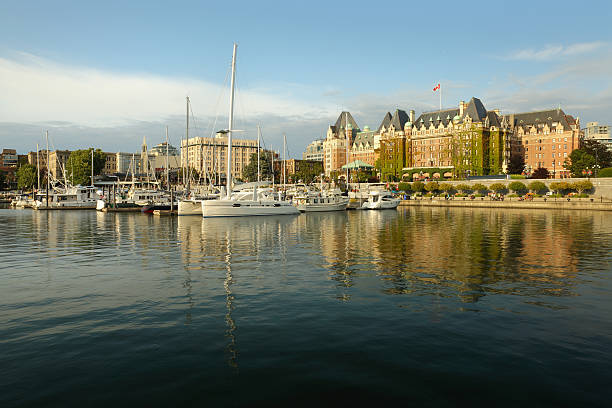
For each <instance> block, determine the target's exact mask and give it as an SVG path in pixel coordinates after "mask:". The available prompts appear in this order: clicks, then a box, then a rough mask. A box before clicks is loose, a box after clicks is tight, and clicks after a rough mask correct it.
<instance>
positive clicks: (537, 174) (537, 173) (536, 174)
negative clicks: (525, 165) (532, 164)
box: [531, 167, 550, 179]
mask: <svg viewBox="0 0 612 408" xmlns="http://www.w3.org/2000/svg"><path fill="white" fill-rule="evenodd" d="M549 176H550V173H549V172H548V170H547V169H545V168H544V167H538V168H537V169H535V170H534V171H533V173H531V178H532V179H547V178H548V177H549Z"/></svg>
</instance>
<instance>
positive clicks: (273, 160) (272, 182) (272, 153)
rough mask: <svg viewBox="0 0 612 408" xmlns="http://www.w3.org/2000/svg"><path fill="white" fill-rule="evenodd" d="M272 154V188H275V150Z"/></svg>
mask: <svg viewBox="0 0 612 408" xmlns="http://www.w3.org/2000/svg"><path fill="white" fill-rule="evenodd" d="M270 153H271V154H272V160H271V162H272V190H274V150H272V151H271V152H270Z"/></svg>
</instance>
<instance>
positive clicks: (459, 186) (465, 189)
mask: <svg viewBox="0 0 612 408" xmlns="http://www.w3.org/2000/svg"><path fill="white" fill-rule="evenodd" d="M456 187H457V190H459V191H461V192H462V193H464V194H467V193H469V192H470V191H472V187H470V185H469V184H457V186H456Z"/></svg>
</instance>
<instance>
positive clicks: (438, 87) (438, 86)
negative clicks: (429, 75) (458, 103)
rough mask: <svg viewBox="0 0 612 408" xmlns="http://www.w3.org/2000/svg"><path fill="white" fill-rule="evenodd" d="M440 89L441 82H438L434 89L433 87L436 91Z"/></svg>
mask: <svg viewBox="0 0 612 408" xmlns="http://www.w3.org/2000/svg"><path fill="white" fill-rule="evenodd" d="M438 89H440V84H438V85H436V86H434V89H433V90H434V92H436V91H437V90H438Z"/></svg>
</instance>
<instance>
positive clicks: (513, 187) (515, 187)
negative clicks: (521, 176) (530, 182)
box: [508, 181, 527, 194]
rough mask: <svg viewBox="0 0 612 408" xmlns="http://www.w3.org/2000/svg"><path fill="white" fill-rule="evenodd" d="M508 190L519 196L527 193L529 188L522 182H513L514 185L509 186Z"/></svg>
mask: <svg viewBox="0 0 612 408" xmlns="http://www.w3.org/2000/svg"><path fill="white" fill-rule="evenodd" d="M508 188H509V189H510V190H512V191H514V192H515V193H517V194H520V193H522V192H524V191H527V186H526V185H525V184H523V183H521V182H520V181H513V182H512V183H510V184H508Z"/></svg>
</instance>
